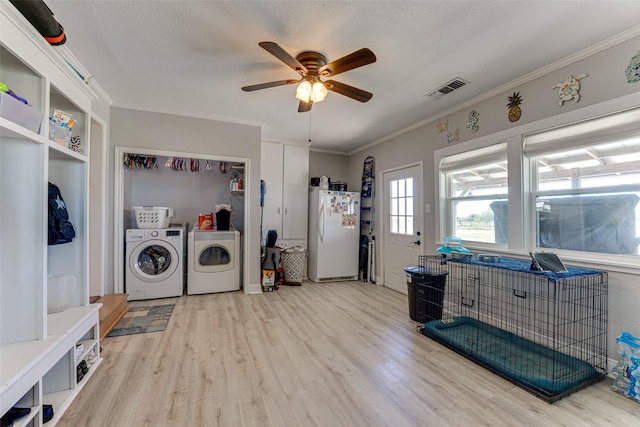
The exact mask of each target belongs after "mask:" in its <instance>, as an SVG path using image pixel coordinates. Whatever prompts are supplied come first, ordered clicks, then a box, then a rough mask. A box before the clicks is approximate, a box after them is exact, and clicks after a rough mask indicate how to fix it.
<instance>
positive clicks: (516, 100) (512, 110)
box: [507, 92, 522, 122]
mask: <svg viewBox="0 0 640 427" xmlns="http://www.w3.org/2000/svg"><path fill="white" fill-rule="evenodd" d="M520 104H522V97H521V96H520V92H513V95H512V96H510V97H509V103H508V104H507V107H509V114H508V116H507V117H508V118H509V121H510V122H517V121H518V120H520V117H522V110H521V109H520Z"/></svg>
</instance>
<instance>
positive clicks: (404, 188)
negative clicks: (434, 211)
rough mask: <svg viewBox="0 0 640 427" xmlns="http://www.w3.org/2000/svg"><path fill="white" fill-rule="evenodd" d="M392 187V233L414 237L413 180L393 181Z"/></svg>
mask: <svg viewBox="0 0 640 427" xmlns="http://www.w3.org/2000/svg"><path fill="white" fill-rule="evenodd" d="M389 185H390V186H391V188H390V190H391V191H390V194H391V200H390V202H391V209H390V212H391V218H390V223H391V227H390V230H391V233H394V234H406V235H409V236H412V235H413V178H405V179H398V180H393V181H391V182H390V183H389Z"/></svg>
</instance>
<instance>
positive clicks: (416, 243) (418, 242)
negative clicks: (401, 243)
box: [411, 240, 420, 246]
mask: <svg viewBox="0 0 640 427" xmlns="http://www.w3.org/2000/svg"><path fill="white" fill-rule="evenodd" d="M411 243H413V244H414V245H418V246H420V240H416V241H415V242H411Z"/></svg>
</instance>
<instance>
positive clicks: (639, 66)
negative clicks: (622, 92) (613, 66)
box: [625, 50, 640, 83]
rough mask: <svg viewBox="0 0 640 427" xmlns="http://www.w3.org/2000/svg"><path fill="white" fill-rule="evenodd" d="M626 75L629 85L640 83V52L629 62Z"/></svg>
mask: <svg viewBox="0 0 640 427" xmlns="http://www.w3.org/2000/svg"><path fill="white" fill-rule="evenodd" d="M625 74H626V75H627V83H635V82H640V50H639V51H638V53H636V56H634V57H633V58H631V61H629V66H628V67H627V70H626V72H625Z"/></svg>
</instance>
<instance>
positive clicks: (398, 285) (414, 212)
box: [382, 163, 424, 293]
mask: <svg viewBox="0 0 640 427" xmlns="http://www.w3.org/2000/svg"><path fill="white" fill-rule="evenodd" d="M382 182H383V188H382V193H383V194H382V197H383V200H382V204H383V208H382V215H383V218H382V219H383V221H382V223H383V227H384V235H383V240H384V241H383V254H382V259H383V260H384V266H383V269H384V271H383V275H384V276H383V278H384V280H383V284H384V286H386V287H388V288H391V289H393V290H396V291H398V292H402V293H407V281H406V276H405V272H404V268H405V267H406V266H409V265H416V264H418V256H419V255H421V254H422V247H423V246H424V245H423V243H424V242H423V241H422V240H423V222H424V220H423V218H424V215H423V207H422V203H423V202H422V194H423V182H422V163H420V164H417V165H413V166H407V167H403V168H401V169H395V170H393V171H386V172H382Z"/></svg>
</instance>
